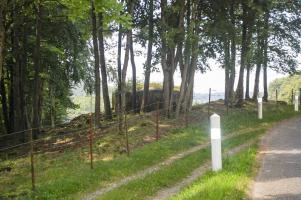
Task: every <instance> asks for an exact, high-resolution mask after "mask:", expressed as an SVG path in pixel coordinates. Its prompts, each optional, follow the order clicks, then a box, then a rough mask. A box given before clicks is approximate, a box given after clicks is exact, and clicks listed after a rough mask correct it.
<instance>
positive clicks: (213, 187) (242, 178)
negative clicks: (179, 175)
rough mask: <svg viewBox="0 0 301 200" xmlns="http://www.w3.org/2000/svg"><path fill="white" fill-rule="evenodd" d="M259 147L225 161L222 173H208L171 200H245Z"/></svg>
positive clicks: (254, 146) (253, 146) (251, 148)
mask: <svg viewBox="0 0 301 200" xmlns="http://www.w3.org/2000/svg"><path fill="white" fill-rule="evenodd" d="M257 148H258V145H256V144H255V145H252V146H251V147H250V148H249V149H247V150H244V151H242V152H240V153H238V154H237V155H236V156H233V157H227V158H225V159H224V160H223V170H222V171H221V172H217V173H214V172H207V173H206V174H205V175H204V176H203V177H201V178H199V179H198V180H196V181H195V182H193V183H192V184H191V185H189V186H187V187H185V188H183V189H182V190H181V192H180V193H179V194H177V195H176V196H174V197H171V198H170V200H184V199H185V200H199V199H206V200H224V199H231V200H243V199H247V190H248V184H249V182H250V180H251V179H252V176H253V174H254V168H255V166H256V153H257Z"/></svg>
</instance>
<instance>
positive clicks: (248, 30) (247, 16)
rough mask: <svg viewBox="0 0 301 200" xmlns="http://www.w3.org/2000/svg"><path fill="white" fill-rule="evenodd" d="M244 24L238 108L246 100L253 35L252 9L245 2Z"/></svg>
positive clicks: (237, 96) (237, 92)
mask: <svg viewBox="0 0 301 200" xmlns="http://www.w3.org/2000/svg"><path fill="white" fill-rule="evenodd" d="M242 7H243V24H242V41H241V46H242V47H241V59H240V71H239V79H238V84H237V88H236V99H237V102H236V106H242V104H243V100H244V70H245V68H246V64H247V61H248V60H247V55H248V51H249V49H250V48H249V46H250V40H251V34H252V25H253V24H252V20H253V18H252V17H254V16H251V8H249V7H248V5H247V4H246V3H245V2H243V3H242Z"/></svg>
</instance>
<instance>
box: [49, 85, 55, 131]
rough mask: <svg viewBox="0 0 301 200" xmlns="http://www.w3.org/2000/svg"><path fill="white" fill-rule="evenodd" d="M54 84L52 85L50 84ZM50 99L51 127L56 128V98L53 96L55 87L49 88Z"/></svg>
mask: <svg viewBox="0 0 301 200" xmlns="http://www.w3.org/2000/svg"><path fill="white" fill-rule="evenodd" d="M50 84H52V83H50ZM49 98H50V122H51V127H52V128H54V127H55V97H54V94H53V87H52V86H51V85H50V86H49Z"/></svg>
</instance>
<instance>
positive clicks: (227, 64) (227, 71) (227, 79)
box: [224, 38, 231, 105]
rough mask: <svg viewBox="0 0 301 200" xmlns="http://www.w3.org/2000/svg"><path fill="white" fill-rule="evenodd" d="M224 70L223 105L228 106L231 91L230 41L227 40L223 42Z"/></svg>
mask: <svg viewBox="0 0 301 200" xmlns="http://www.w3.org/2000/svg"><path fill="white" fill-rule="evenodd" d="M224 52H225V55H224V68H225V102H224V103H225V105H228V104H229V96H230V90H231V88H230V87H231V82H230V71H231V69H230V68H231V64H230V41H229V39H228V38H226V39H225V42H224Z"/></svg>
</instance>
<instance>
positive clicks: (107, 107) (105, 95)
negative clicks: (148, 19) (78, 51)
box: [98, 13, 112, 119]
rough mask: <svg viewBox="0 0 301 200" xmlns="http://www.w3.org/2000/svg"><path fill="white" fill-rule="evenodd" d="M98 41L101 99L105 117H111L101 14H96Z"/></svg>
mask: <svg viewBox="0 0 301 200" xmlns="http://www.w3.org/2000/svg"><path fill="white" fill-rule="evenodd" d="M98 19H99V20H98V23H99V28H98V29H99V30H98V42H99V52H100V54H99V55H100V64H101V65H100V66H101V77H102V92H103V100H104V108H105V118H106V119H112V111H111V104H110V97H109V90H108V80H107V70H106V63H105V52H104V37H103V14H102V13H99V14H98Z"/></svg>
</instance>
